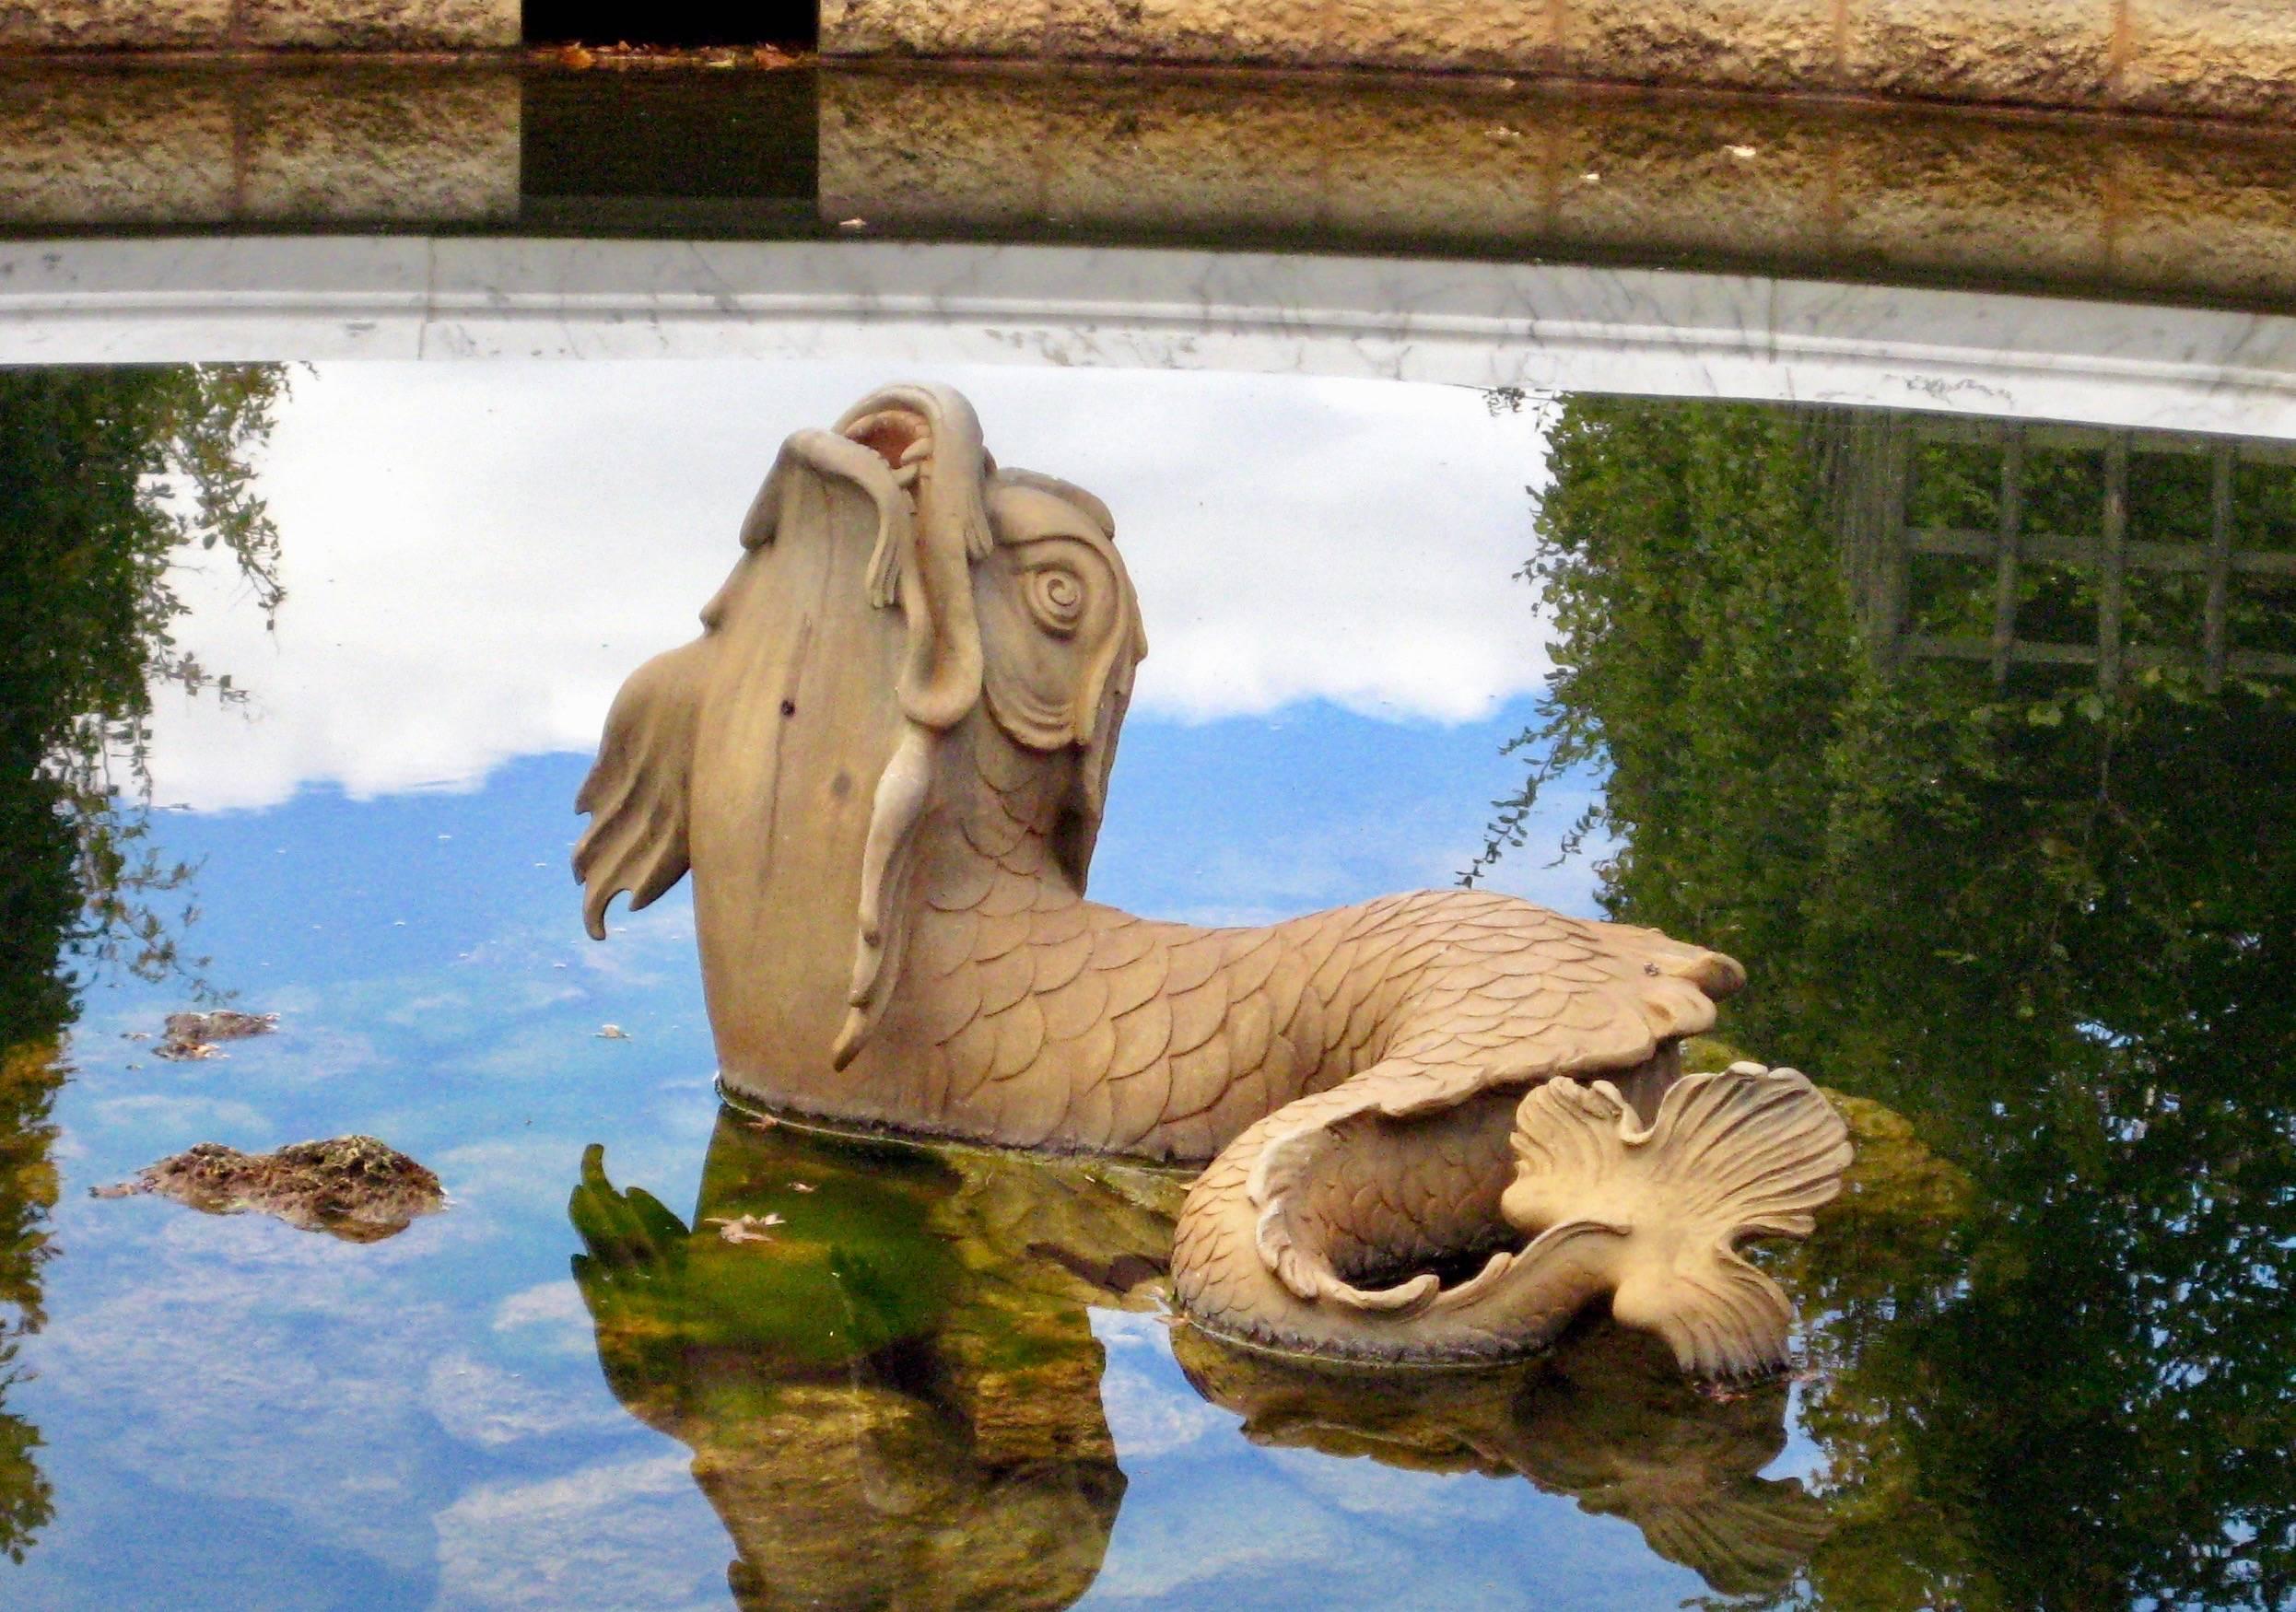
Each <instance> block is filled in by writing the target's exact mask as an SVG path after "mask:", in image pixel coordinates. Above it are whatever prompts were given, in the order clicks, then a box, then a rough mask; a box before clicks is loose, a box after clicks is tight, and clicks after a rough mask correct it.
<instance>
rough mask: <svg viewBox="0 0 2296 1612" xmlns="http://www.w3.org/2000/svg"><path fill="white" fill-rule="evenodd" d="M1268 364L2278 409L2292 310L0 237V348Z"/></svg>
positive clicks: (1437, 376) (2262, 416) (2006, 408)
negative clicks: (2278, 313)
mask: <svg viewBox="0 0 2296 1612" xmlns="http://www.w3.org/2000/svg"><path fill="white" fill-rule="evenodd" d="M823 357H837V358H858V359H867V360H870V361H873V362H879V363H883V364H884V365H885V366H886V367H887V368H889V369H918V370H931V368H934V367H936V366H942V365H950V364H976V363H1019V364H1059V365H1088V366H1098V367H1105V368H1118V369H1124V368H1185V369H1227V370H1257V371H1265V372H1276V373H1301V374H1314V375H1326V376H1339V377H1356V378H1365V379H1389V380H1407V381H1422V382H1435V383H1442V384H1450V385H1461V386H1473V387H1482V388H1501V387H1516V388H1521V389H1523V390H1524V391H1543V390H1548V389H1566V390H1589V391H1622V392H1636V393H1646V394H1652V395H1668V396H1686V397H1736V398H1750V399H1775V400H1793V401H1799V402H1804V403H1867V404H1879V405H1887V406H1891V407H1898V408H1914V409H1924V410H1935V411H1943V412H1950V413H1962V414H1972V415H2001V416H2015V417H2027V418H2038V419H2056V420H2072V421H2084V422H2090V423H2095V424H2104V425H2119V426H2156V427H2169V428H2174V429H2180V430H2187V431H2216V432H2229V433H2238V434H2243V435H2250V436H2257V437H2272V438H2296V320H2291V319H2290V318H2287V317H2283V316H2274V315H2261V314H2247V313H2231V312H2224V311H2220V310H2207V309H2193V308H2144V307H2129V306H2121V305H2114V304H2109V303H2099V302H2084V301H2076V300H2070V299H2062V298H2044V297H2024V296H2012V295H2004V294H1991V293H1977V292H1962V291H1939V290H1905V289H1900V288H1892V287H1882V286H1850V285H1840V284H1829V283H1824V282H1819V281H1810V280H1794V279H1783V278H1774V277H1768V276H1762V275H1716V274H1704V273H1688V272H1672V271H1665V270H1641V269H1610V268H1599V267H1583V266H1565V265H1518V264H1506V263H1482V262H1463V261H1457V260H1443V259H1431V258H1343V257H1304V256H1285V255H1275V254H1267V253H1253V252H1208V251H1180V250H1170V249H1130V248H1083V247H1051V246H984V245H973V244H954V243H952V244H938V243H931V242H891V241H876V240H867V239H853V240H846V241H827V242H815V241H801V242H704V241H644V240H627V241H556V240H521V239H485V238H476V237H438V238H419V237H401V238H376V237H317V236H302V237H244V236H243V237H231V238H213V239H94V240H88V239H82V240H62V239H59V240H49V241H23V242H16V243H9V244H6V245H0V363H8V364H36V363H120V362H138V363H148V362H173V361H184V360H193V359H200V360H226V359H229V360H243V361H252V360H297V359H299V360H311V361H332V360H339V359H356V358H392V359H410V358H432V359H502V358H511V359H524V358H742V359H766V360H770V359H788V358H823Z"/></svg>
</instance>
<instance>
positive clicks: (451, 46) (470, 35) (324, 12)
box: [239, 0, 520, 51]
mask: <svg viewBox="0 0 2296 1612" xmlns="http://www.w3.org/2000/svg"><path fill="white" fill-rule="evenodd" d="M239 16H240V30H241V32H240V41H239V42H240V43H243V44H248V45H253V46H257V47H260V48H271V49H277V48H281V47H286V48H299V49H305V50H331V51H485V50H508V49H509V48H510V47H511V46H512V45H515V44H517V43H518V39H519V16H520V11H519V0H239Z"/></svg>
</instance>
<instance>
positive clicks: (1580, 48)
mask: <svg viewBox="0 0 2296 1612" xmlns="http://www.w3.org/2000/svg"><path fill="white" fill-rule="evenodd" d="M1563 10H1564V22H1563V25H1562V28H1561V30H1560V34H1559V38H1558V41H1557V42H1558V46H1559V51H1558V64H1559V65H1560V66H1561V67H1562V69H1563V71H1564V72H1566V73H1570V74H1574V75H1576V76H1580V77H1586V78H1624V79H1632V80H1635V81H1639V82H1645V83H1653V84H1728V85H1739V86H1746V87H1750V88H1763V89H1791V88H1811V87H1823V86H1825V85H1827V84H1829V83H1830V82H1831V81H1832V78H1833V66H1834V62H1835V59H1836V51H1837V41H1836V38H1835V29H1834V6H1833V0H1666V3H1664V4H1659V5H1653V4H1651V3H1650V0H1570V4H1569V5H1568V6H1566V7H1564V8H1563Z"/></svg>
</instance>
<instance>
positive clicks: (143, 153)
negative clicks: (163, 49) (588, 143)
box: [0, 67, 521, 230]
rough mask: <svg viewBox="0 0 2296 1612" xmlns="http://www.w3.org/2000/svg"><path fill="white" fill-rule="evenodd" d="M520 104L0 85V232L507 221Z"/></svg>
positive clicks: (442, 91) (274, 75) (491, 84)
mask: <svg viewBox="0 0 2296 1612" xmlns="http://www.w3.org/2000/svg"><path fill="white" fill-rule="evenodd" d="M520 105H521V102H520V86H519V81H518V76H517V75H516V73H514V72H511V71H508V70H493V69H457V68H453V67H439V68H433V69H428V70H416V71H407V70H401V71H381V70H376V69H372V68H366V67H360V68H354V69H351V70H349V71H347V72H346V71H345V70H342V69H334V70H331V71H274V72H254V71H245V72H242V71H235V70H231V69H228V68H227V69H225V70H221V71H215V70H209V71H200V70H197V69H175V68H170V67H150V68H137V69H122V70H117V71H99V72H90V73H83V74H76V75H73V76H70V77H69V78H62V79H60V78H59V77H58V76H55V75H53V74H38V75H31V74H13V75H0V230H53V229H76V228H111V227H119V226H145V227H166V228H179V229H180V228H202V227H228V226H233V225H243V226H252V227H263V228H268V227H273V226H287V227H300V228H341V227H346V226H357V227H369V228H371V227H377V226H390V225H405V226H409V227H420V228H451V227H453V226H458V225H483V224H500V223H507V222H510V221H512V220H514V219H516V218H517V216H518V212H519V158H520V144H519V133H520Z"/></svg>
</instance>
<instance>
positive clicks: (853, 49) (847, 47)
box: [820, 0, 1045, 56]
mask: <svg viewBox="0 0 2296 1612" xmlns="http://www.w3.org/2000/svg"><path fill="white" fill-rule="evenodd" d="M1044 10H1045V0H991V3H990V4H987V5H966V6H950V5H947V4H945V3H944V0H821V13H820V15H821V38H822V41H823V42H824V44H825V46H826V43H827V41H830V40H835V41H838V43H837V46H836V49H837V52H838V53H839V54H843V55H853V56H1008V55H1015V54H1027V53H1034V52H1036V51H1037V45H1038V41H1039V39H1040V37H1041V35H1042V34H1043V31H1044Z"/></svg>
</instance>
